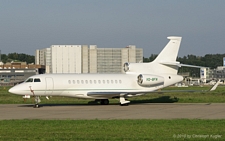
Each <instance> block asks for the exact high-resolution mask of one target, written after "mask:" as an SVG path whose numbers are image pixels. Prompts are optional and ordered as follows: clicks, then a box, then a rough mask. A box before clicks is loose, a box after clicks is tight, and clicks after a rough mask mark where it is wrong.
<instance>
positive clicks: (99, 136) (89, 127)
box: [0, 119, 225, 141]
mask: <svg viewBox="0 0 225 141" xmlns="http://www.w3.org/2000/svg"><path fill="white" fill-rule="evenodd" d="M0 125H1V126H0V140H4V141H6V140H34V141H35V140H107V141H108V140H123V141H132V140H135V141H136V140H148V141H149V140H154V141H162V140H167V141H170V140H195V141H196V140H217V141H218V140H225V120H197V119H196V120H188V119H177V120H2V121H0Z"/></svg>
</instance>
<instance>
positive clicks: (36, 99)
mask: <svg viewBox="0 0 225 141" xmlns="http://www.w3.org/2000/svg"><path fill="white" fill-rule="evenodd" d="M34 101H35V104H34V108H39V107H40V106H39V105H38V103H40V102H41V100H40V98H39V96H35V98H34Z"/></svg>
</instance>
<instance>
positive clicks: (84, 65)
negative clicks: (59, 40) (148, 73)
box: [35, 45, 143, 73]
mask: <svg viewBox="0 0 225 141" xmlns="http://www.w3.org/2000/svg"><path fill="white" fill-rule="evenodd" d="M126 62H130V63H138V62H143V49H142V48H136V46H135V45H129V46H127V47H125V48H97V46H96V45H90V46H88V45H52V46H51V47H50V48H45V49H40V50H36V53H35V64H38V65H45V66H46V73H123V72H124V71H123V64H124V63H126Z"/></svg>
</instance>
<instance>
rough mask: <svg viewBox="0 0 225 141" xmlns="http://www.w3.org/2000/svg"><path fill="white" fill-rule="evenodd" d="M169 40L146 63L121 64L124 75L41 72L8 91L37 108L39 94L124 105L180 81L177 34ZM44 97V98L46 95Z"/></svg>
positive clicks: (178, 38)
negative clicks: (117, 100) (29, 101)
mask: <svg viewBox="0 0 225 141" xmlns="http://www.w3.org/2000/svg"><path fill="white" fill-rule="evenodd" d="M168 39H169V40H170V41H169V43H168V44H167V45H166V46H165V48H164V49H163V50H162V51H161V53H160V54H159V55H158V56H157V58H156V59H155V60H154V61H152V62H150V63H125V64H124V71H125V72H126V73H125V74H41V75H34V76H31V77H29V78H28V79H27V80H25V81H24V82H23V83H21V84H18V85H16V86H14V87H12V88H11V89H9V92H10V93H13V94H17V95H23V96H24V98H29V97H30V96H34V97H35V101H36V102H35V105H34V107H38V103H39V102H40V99H39V97H40V96H46V97H47V96H68V97H76V98H90V99H95V100H98V101H100V103H101V104H102V105H108V104H109V100H108V99H110V98H118V99H119V101H120V105H128V104H129V103H130V101H128V100H127V99H126V98H128V97H132V96H138V95H143V94H146V93H149V92H153V91H156V90H158V89H162V88H164V87H167V86H170V85H173V84H175V83H178V82H180V81H182V80H183V77H182V76H180V75H177V71H178V68H179V67H181V66H191V65H185V64H180V62H177V61H176V58H177V54H178V50H179V47H180V43H181V39H182V38H181V37H168ZM47 98H48V97H47Z"/></svg>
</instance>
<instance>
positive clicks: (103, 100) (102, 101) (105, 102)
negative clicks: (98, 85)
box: [100, 99, 109, 105]
mask: <svg viewBox="0 0 225 141" xmlns="http://www.w3.org/2000/svg"><path fill="white" fill-rule="evenodd" d="M100 104H101V105H109V100H108V99H101V100H100Z"/></svg>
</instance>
